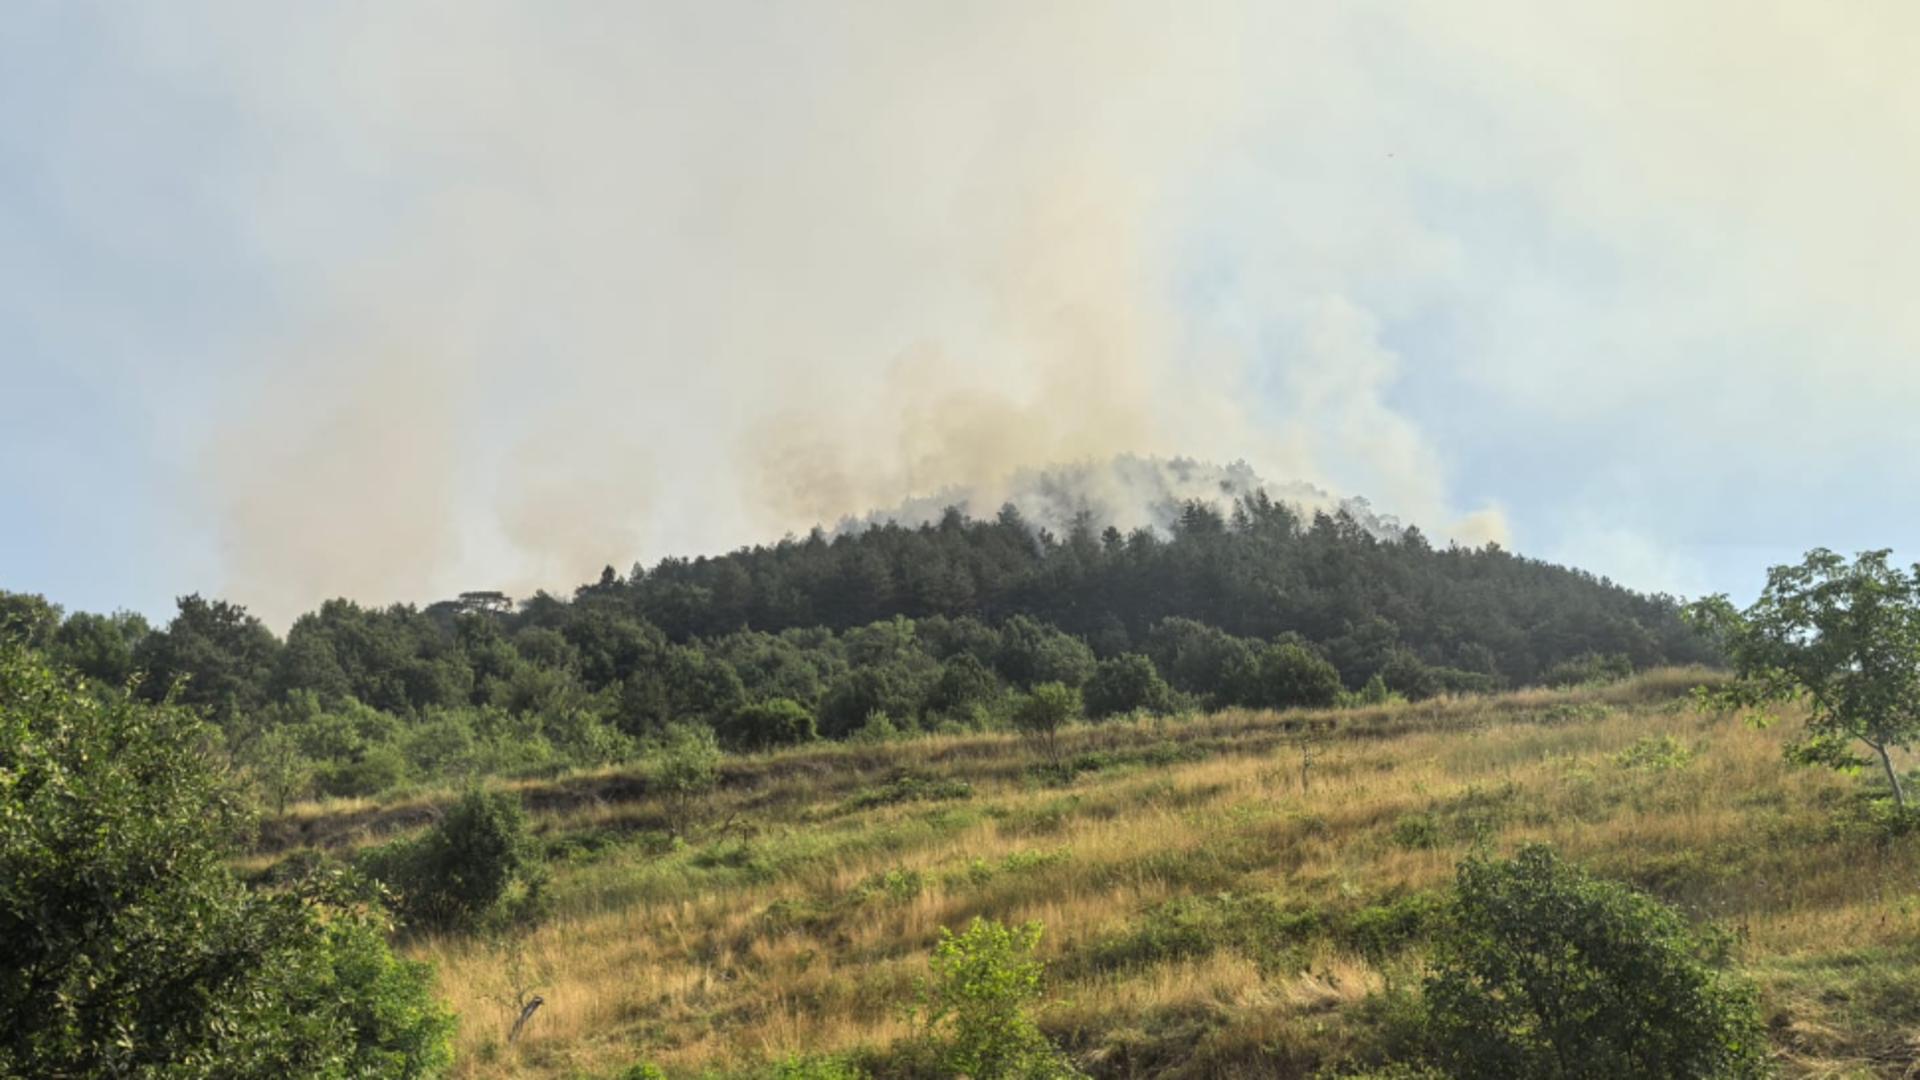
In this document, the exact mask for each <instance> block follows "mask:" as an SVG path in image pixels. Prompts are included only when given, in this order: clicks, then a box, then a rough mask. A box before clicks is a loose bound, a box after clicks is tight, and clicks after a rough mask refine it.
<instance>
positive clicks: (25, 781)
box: [0, 646, 452, 1080]
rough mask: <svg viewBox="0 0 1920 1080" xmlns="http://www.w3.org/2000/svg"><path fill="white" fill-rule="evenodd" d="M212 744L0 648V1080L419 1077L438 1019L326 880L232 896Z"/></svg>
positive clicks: (228, 795)
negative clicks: (8, 1079)
mask: <svg viewBox="0 0 1920 1080" xmlns="http://www.w3.org/2000/svg"><path fill="white" fill-rule="evenodd" d="M210 734H211V732H210V730H209V729H208V727H207V726H206V725H205V724H204V723H203V722H202V721H201V720H200V719H199V718H198V717H196V716H194V715H193V714H191V713H190V712H189V711H188V710H186V709H183V708H175V707H172V706H170V705H162V706H158V707H154V706H148V705H144V704H139V703H136V702H132V701H129V700H126V699H124V698H119V697H118V696H117V695H116V697H115V698H114V699H112V700H103V699H100V698H96V697H94V696H93V695H91V694H89V693H86V692H85V691H82V690H80V689H79V688H77V687H76V686H74V685H73V684H72V683H71V682H70V681H69V680H68V678H67V677H66V676H63V675H58V674H55V673H54V672H52V671H50V670H48V669H47V668H46V667H44V666H43V665H42V664H40V663H39V662H38V661H35V660H32V659H29V658H27V657H26V656H24V655H22V654H20V653H19V652H17V651H14V650H10V649H8V648H6V647H4V646H0V1015H5V1016H7V1017H10V1018H12V1019H11V1022H9V1023H6V1024H0V1075H5V1076H48V1077H53V1076H71V1077H79V1076H139V1077H157V1076H165V1077H169V1078H178V1080H199V1078H210V1077H230V1076H269V1075H282V1076H369V1077H401V1076H406V1077H417V1076H429V1075H437V1074H439V1073H441V1072H443V1071H444V1070H445V1069H446V1068H447V1067H448V1066H449V1065H450V1064H451V1055H452V1051H451V1034H452V1018H451V1016H449V1015H448V1013H447V1012H446V1010H445V1009H444V1008H442V1007H441V1006H440V1005H439V1004H437V1003H436V1002H435V1001H434V1000H433V998H432V996H431V978H430V976H429V974H428V971H427V969H426V967H425V966H424V965H418V964H408V963H404V962H401V961H399V960H396V959H395V958H394V956H393V954H392V951H391V950H390V949H389V948H388V946H387V941H386V937H385V934H384V932H383V931H384V929H385V927H384V926H383V925H381V924H380V923H379V922H378V921H377V920H376V919H375V918H374V917H373V915H372V913H371V912H369V911H368V910H367V907H366V905H364V904H363V903H360V902H358V900H357V899H356V898H355V897H354V896H353V895H351V894H350V892H349V891H348V890H346V889H345V888H342V887H340V883H338V882H334V881H321V880H317V879H303V880H300V881H297V882H295V883H293V884H292V885H290V886H289V887H286V888H283V889H279V890H277V891H271V892H269V891H264V890H261V891H255V890H250V889H248V888H246V887H245V886H244V885H242V884H241V883H240V882H239V881H238V880H237V879H236V878H235V877H234V875H233V873H232V871H231V869H230V868H229V862H230V860H231V859H232V858H233V856H234V854H235V850H234V846H233V842H234V839H235V838H236V836H237V835H238V834H239V831H240V829H241V828H242V826H243V825H244V824H245V815H244V814H243V812H242V800H241V799H240V797H239V792H238V790H237V789H236V787H235V786H234V785H233V783H232V782H231V781H230V779H229V778H228V777H227V776H225V775H224V774H222V773H221V772H220V771H219V770H218V769H216V768H215V767H214V766H213V765H212V763H211V762H209V761H208V759H207V758H206V756H205V755H204V754H203V752H202V747H203V746H204V745H205V744H206V742H207V741H208V738H209V736H210Z"/></svg>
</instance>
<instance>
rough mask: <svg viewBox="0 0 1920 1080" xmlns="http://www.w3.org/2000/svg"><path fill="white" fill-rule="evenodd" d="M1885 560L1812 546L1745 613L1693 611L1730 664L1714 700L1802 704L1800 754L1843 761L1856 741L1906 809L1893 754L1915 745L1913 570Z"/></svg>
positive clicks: (1699, 606) (1742, 704) (1918, 651)
mask: <svg viewBox="0 0 1920 1080" xmlns="http://www.w3.org/2000/svg"><path fill="white" fill-rule="evenodd" d="M1888 558H1889V553H1888V552H1886V551H1868V552H1863V553H1862V554H1860V555H1859V556H1858V557H1857V558H1855V559H1854V560H1853V562H1851V563H1849V562H1847V561H1846V560H1845V559H1843V558H1841V557H1840V556H1839V555H1836V554H1834V553H1833V552H1831V551H1828V550H1826V549H1825V548H1818V549H1815V550H1814V551H1811V552H1808V553H1807V557H1806V559H1805V560H1803V561H1802V562H1801V563H1800V564H1799V565H1797V566H1776V567H1774V568H1773V569H1771V570H1769V571H1768V572H1767V585H1766V588H1765V589H1764V590H1762V592H1761V593H1760V598H1759V599H1758V600H1756V601H1754V603H1753V605H1752V606H1751V607H1749V608H1747V610H1746V611H1744V612H1742V611H1737V610H1735V608H1734V606H1733V604H1732V603H1731V602H1729V601H1728V600H1727V598H1726V597H1725V596H1714V597H1708V598H1707V599H1705V600H1701V601H1699V602H1697V603H1695V604H1694V605H1693V606H1692V607H1690V608H1689V609H1688V615H1689V618H1690V619H1691V620H1692V621H1693V622H1694V623H1695V624H1696V625H1697V626H1699V627H1701V628H1702V630H1703V631H1704V632H1705V633H1706V634H1707V635H1709V636H1710V637H1712V638H1714V639H1716V640H1717V641H1718V642H1719V643H1720V644H1721V645H1722V647H1723V648H1725V649H1726V651H1727V653H1728V655H1729V656H1730V657H1731V658H1732V660H1733V664H1734V672H1735V675H1736V679H1735V680H1734V681H1733V682H1731V683H1729V684H1728V685H1727V686H1726V687H1725V688H1724V689H1722V690H1721V691H1719V692H1718V693H1716V694H1714V695H1711V699H1712V700H1713V701H1714V702H1715V703H1717V704H1719V705H1722V706H1725V707H1732V708H1753V707H1756V706H1760V705H1764V704H1767V703H1771V702H1778V701H1786V700H1797V699H1798V700H1804V701H1805V702H1806V703H1807V707H1808V718H1807V729H1806V740H1805V742H1804V743H1803V744H1802V746H1801V748H1800V749H1801V758H1802V759H1803V760H1808V761H1820V762H1828V763H1836V762H1839V763H1844V762H1847V761H1848V760H1849V758H1848V756H1847V755H1845V754H1844V752H1842V750H1841V748H1842V746H1843V745H1844V744H1846V743H1849V742H1853V741H1858V742H1859V743H1861V744H1863V745H1865V746H1866V747H1867V748H1868V749H1870V750H1872V751H1873V752H1874V753H1875V755H1876V756H1877V757H1878V758H1879V761H1880V764H1881V767H1882V770H1883V775H1884V776H1885V778H1886V781H1887V785H1888V788H1889V789H1890V790H1891V792H1892V794H1893V799H1894V802H1895V803H1896V804H1897V805H1899V806H1900V807H1901V808H1902V809H1904V808H1905V807H1906V792H1905V790H1904V788H1903V786H1902V784H1901V782H1900V776H1899V773H1898V772H1897V771H1896V770H1895V769H1894V767H1893V759H1892V756H1891V754H1890V753H1889V751H1890V750H1892V749H1894V748H1901V749H1906V748H1909V747H1911V746H1912V744H1913V743H1914V742H1915V740H1916V739H1920V662H1916V657H1920V567H1916V568H1915V569H1914V570H1912V571H1907V570H1901V569H1899V568H1897V567H1895V566H1892V565H1891V564H1890V563H1889V561H1888Z"/></svg>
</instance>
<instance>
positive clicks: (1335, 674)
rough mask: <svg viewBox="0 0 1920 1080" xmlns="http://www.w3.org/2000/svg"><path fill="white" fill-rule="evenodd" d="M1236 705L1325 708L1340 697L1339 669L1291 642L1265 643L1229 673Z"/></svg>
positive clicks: (1261, 707) (1278, 707)
mask: <svg viewBox="0 0 1920 1080" xmlns="http://www.w3.org/2000/svg"><path fill="white" fill-rule="evenodd" d="M1229 679H1230V681H1231V683H1232V684H1233V695H1234V700H1235V702H1236V703H1237V704H1240V705H1247V706H1251V707H1253V708H1260V709H1291V708H1326V707H1327V706H1330V705H1333V704H1335V703H1336V702H1338V701H1339V700H1340V694H1341V686H1340V672H1339V671H1337V670H1336V669H1335V668H1334V666H1333V665H1332V664H1330V663H1328V662H1327V661H1326V660H1324V659H1322V658H1321V657H1319V656H1317V655H1315V654H1314V653H1313V652H1311V651H1310V650H1308V649H1306V648H1305V647H1303V646H1301V645H1299V644H1297V643H1294V642H1283V643H1281V644H1278V645H1269V646H1267V647H1266V648H1264V649H1262V650H1260V652H1259V653H1257V654H1255V655H1254V657H1253V658H1252V661H1251V663H1249V664H1247V665H1245V666H1243V667H1242V668H1240V670H1239V671H1238V672H1237V673H1236V674H1234V675H1230V676H1229Z"/></svg>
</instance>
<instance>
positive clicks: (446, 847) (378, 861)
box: [361, 788, 545, 931]
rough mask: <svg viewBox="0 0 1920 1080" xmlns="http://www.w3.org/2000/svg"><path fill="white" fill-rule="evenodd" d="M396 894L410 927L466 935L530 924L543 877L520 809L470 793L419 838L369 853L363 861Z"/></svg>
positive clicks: (501, 797)
mask: <svg viewBox="0 0 1920 1080" xmlns="http://www.w3.org/2000/svg"><path fill="white" fill-rule="evenodd" d="M361 865H362V867H363V868H364V869H365V870H366V871H367V873H368V874H370V875H371V876H372V877H374V878H376V879H378V880H379V881H381V882H383V883H385V884H386V885H387V887H388V888H390V889H392V890H393V891H394V893H395V897H394V901H395V907H396V910H397V911H398V912H399V913H400V915H401V916H402V917H403V918H405V919H406V920H407V922H408V923H410V924H411V925H413V926H417V927H420V928H422V929H430V930H442V931H450V930H472V929H477V928H480V927H482V926H485V925H487V924H489V923H496V922H511V921H515V920H518V919H523V918H527V917H530V916H531V915H532V914H534V912H535V910H536V909H537V907H538V902H539V899H540V891H541V887H542V885H544V883H545V873H544V870H543V868H542V866H541V864H540V860H539V855H538V853H537V851H536V849H535V847H534V844H533V840H532V837H531V836H530V834H529V833H528V831H527V819H526V814H525V812H524V811H522V810H521V809H520V801H519V799H517V798H516V797H514V796H512V795H509V794H507V793H506V792H489V791H484V790H482V789H479V788H472V789H469V790H468V791H467V793H466V794H464V795H462V796H461V797H460V800H459V801H458V802H456V803H455V804H454V805H453V806H452V807H450V808H449V809H448V810H447V812H446V814H445V816H443V817H442V818H441V819H440V822H439V823H438V824H437V825H435V826H434V827H433V828H431V829H429V830H428V831H427V832H426V834H425V835H424V836H421V837H419V838H418V839H416V840H402V841H398V842H396V843H392V844H388V845H386V846H384V847H380V848H375V849H373V850H372V851H369V852H368V853H366V854H365V855H364V856H362V858H361Z"/></svg>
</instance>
